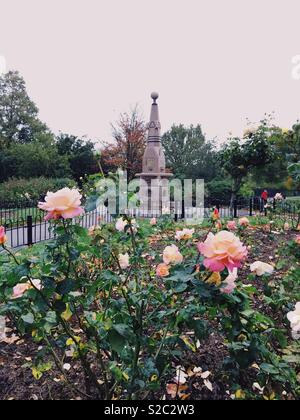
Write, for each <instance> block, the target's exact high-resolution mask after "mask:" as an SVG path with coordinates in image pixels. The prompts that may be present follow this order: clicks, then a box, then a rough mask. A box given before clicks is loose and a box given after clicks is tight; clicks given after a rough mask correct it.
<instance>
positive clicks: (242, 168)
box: [219, 124, 273, 198]
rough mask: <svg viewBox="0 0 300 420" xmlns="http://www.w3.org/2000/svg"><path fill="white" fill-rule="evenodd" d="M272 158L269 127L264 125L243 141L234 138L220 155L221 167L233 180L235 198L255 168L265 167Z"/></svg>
mask: <svg viewBox="0 0 300 420" xmlns="http://www.w3.org/2000/svg"><path fill="white" fill-rule="evenodd" d="M272 158H273V148H272V146H271V143H270V142H269V140H268V127H266V125H264V124H262V125H261V126H260V127H259V128H258V129H257V130H256V131H255V132H253V133H249V135H247V136H246V138H244V139H243V140H241V139H239V138H233V139H230V141H229V143H227V144H225V145H224V147H223V148H222V150H221V151H220V153H219V161H220V165H221V167H222V168H223V169H224V171H225V172H226V173H227V174H228V175H230V176H231V178H232V180H233V184H232V194H233V198H234V197H235V196H236V195H237V193H238V192H239V190H240V188H241V186H242V182H243V180H244V179H245V178H246V176H247V175H249V173H250V171H251V170H252V169H253V168H257V167H263V166H264V165H266V164H267V163H269V162H271V160H272Z"/></svg>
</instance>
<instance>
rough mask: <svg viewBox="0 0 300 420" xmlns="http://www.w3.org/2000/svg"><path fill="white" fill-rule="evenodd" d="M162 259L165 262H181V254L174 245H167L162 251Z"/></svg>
mask: <svg viewBox="0 0 300 420" xmlns="http://www.w3.org/2000/svg"><path fill="white" fill-rule="evenodd" d="M163 260H164V263H165V264H167V265H168V264H175V265H176V264H181V263H182V261H183V256H182V255H181V254H180V252H179V249H178V248H177V246H176V245H170V246H167V247H166V248H165V250H164V252H163Z"/></svg>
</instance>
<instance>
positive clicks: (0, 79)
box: [0, 71, 47, 147]
mask: <svg viewBox="0 0 300 420" xmlns="http://www.w3.org/2000/svg"><path fill="white" fill-rule="evenodd" d="M46 131H47V127H46V126H45V125H44V124H43V123H41V121H40V120H39V119H38V109H37V107H36V105H35V104H34V103H33V102H32V100H31V99H30V98H29V96H28V94H27V92H26V87H25V81H24V79H23V78H22V77H21V76H20V74H19V73H18V72H13V71H10V72H8V73H6V74H4V75H3V76H0V139H2V146H3V145H6V146H10V145H11V144H13V143H28V142H30V141H32V140H34V139H35V138H36V136H37V135H40V134H41V133H44V132H46ZM0 147H1V143H0Z"/></svg>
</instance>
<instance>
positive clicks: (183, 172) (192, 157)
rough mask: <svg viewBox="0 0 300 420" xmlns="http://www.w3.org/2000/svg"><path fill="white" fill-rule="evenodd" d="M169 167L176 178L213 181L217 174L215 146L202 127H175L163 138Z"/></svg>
mask: <svg viewBox="0 0 300 420" xmlns="http://www.w3.org/2000/svg"><path fill="white" fill-rule="evenodd" d="M162 144H163V147H164V150H165V155H166V161H167V166H168V167H170V169H171V170H172V172H173V173H174V175H175V176H176V177H180V178H198V179H202V178H204V179H205V180H206V181H209V180H211V179H212V178H213V177H214V176H215V175H216V172H217V168H218V164H217V159H216V152H215V146H214V144H213V142H210V141H207V140H206V139H205V136H204V135H203V133H202V129H201V126H200V125H197V126H195V127H194V126H193V125H191V126H189V127H184V126H183V125H182V124H180V125H173V126H172V128H171V130H169V131H168V132H166V133H165V134H164V135H163V137H162Z"/></svg>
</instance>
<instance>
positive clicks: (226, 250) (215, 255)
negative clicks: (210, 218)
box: [198, 230, 248, 271]
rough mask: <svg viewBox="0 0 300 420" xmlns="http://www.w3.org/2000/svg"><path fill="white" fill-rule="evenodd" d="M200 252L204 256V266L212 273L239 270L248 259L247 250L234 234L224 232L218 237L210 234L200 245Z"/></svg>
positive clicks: (219, 233)
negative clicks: (226, 269)
mask: <svg viewBox="0 0 300 420" xmlns="http://www.w3.org/2000/svg"><path fill="white" fill-rule="evenodd" d="M198 249H199V252H200V253H201V254H202V255H204V257H205V259H204V262H203V263H204V265H205V267H206V268H208V269H209V270H211V271H223V270H224V269H225V267H226V268H228V270H229V271H232V270H233V269H234V268H239V267H240V266H241V263H242V261H244V260H245V259H246V257H247V254H248V251H247V248H246V247H245V246H244V245H243V244H242V242H241V241H240V240H239V238H238V237H237V236H235V235H234V234H233V233H232V232H228V231H225V230H222V231H221V232H218V233H217V234H216V235H214V234H212V233H210V234H209V235H208V236H207V239H206V241H205V242H201V243H199V244H198Z"/></svg>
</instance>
